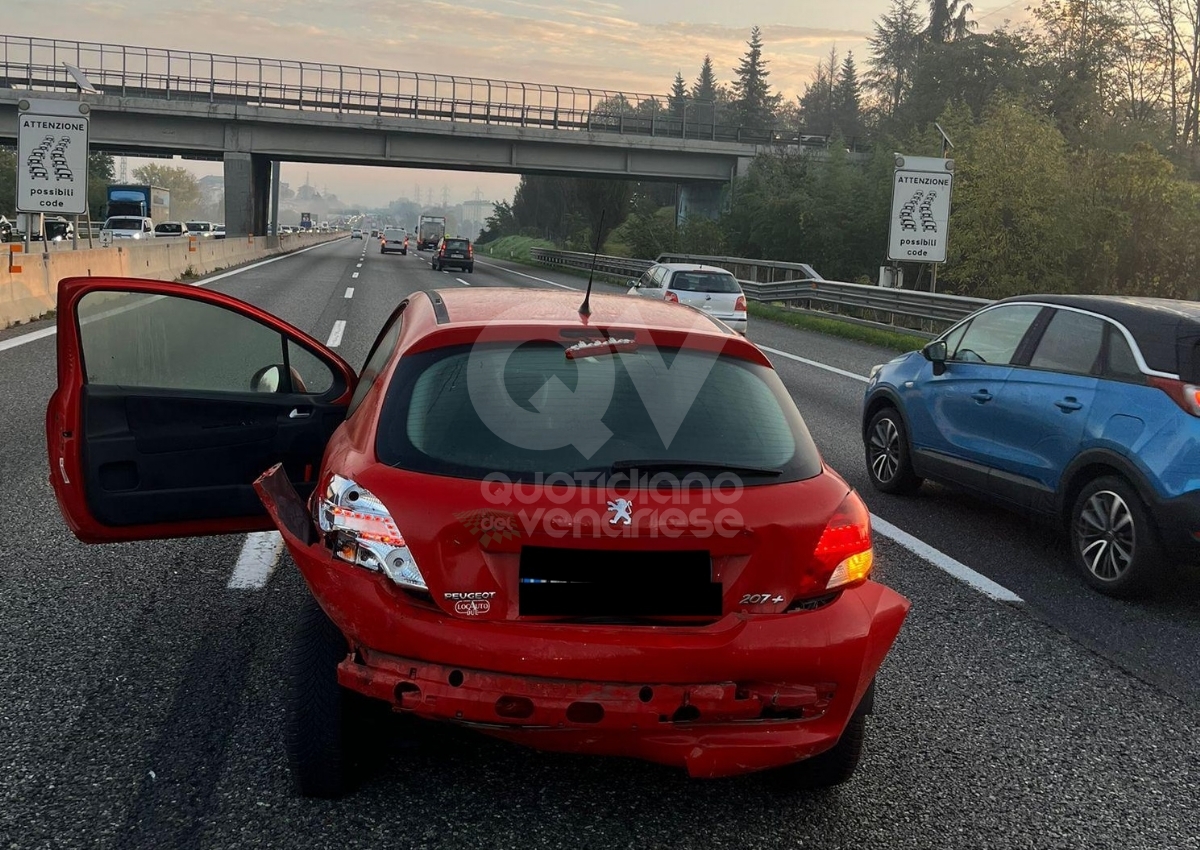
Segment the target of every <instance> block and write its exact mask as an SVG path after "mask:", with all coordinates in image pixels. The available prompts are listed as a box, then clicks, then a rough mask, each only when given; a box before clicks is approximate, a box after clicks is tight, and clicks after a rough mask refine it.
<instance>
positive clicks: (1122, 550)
mask: <svg viewBox="0 0 1200 850" xmlns="http://www.w3.org/2000/svg"><path fill="white" fill-rule="evenodd" d="M1160 549H1161V547H1160V546H1159V543H1158V535H1157V532H1156V530H1155V528H1154V526H1153V523H1152V522H1151V519H1150V512H1149V511H1148V510H1147V509H1146V506H1145V504H1144V503H1143V502H1142V499H1141V496H1139V495H1138V492H1137V490H1135V489H1134V488H1133V487H1132V485H1130V484H1129V482H1127V481H1126V480H1125V479H1124V478H1118V477H1117V476H1115V475H1106V476H1104V477H1101V478H1097V479H1096V480H1095V481H1092V482H1090V483H1089V484H1088V485H1087V486H1086V487H1084V488H1083V490H1082V491H1081V492H1080V494H1079V495H1078V496H1077V497H1076V499H1075V504H1074V505H1073V506H1072V508H1071V558H1072V560H1074V562H1075V566H1076V567H1078V568H1079V570H1080V571H1081V572H1082V573H1083V578H1084V581H1086V582H1087V583H1088V584H1089V585H1091V586H1092V587H1093V588H1095V589H1096V590H1098V591H1100V592H1101V593H1104V594H1107V595H1109V596H1134V595H1136V594H1137V593H1139V592H1140V591H1142V590H1144V589H1145V588H1146V586H1147V585H1148V584H1149V582H1150V579H1151V578H1152V576H1153V571H1154V569H1155V565H1156V564H1157V563H1158V562H1159V561H1160V560H1161V552H1160Z"/></svg>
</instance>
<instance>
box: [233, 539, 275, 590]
mask: <svg viewBox="0 0 1200 850" xmlns="http://www.w3.org/2000/svg"><path fill="white" fill-rule="evenodd" d="M282 552H283V537H282V536H280V534H279V532H278V531H256V532H254V533H253V534H247V535H246V542H245V543H244V544H242V553H241V554H240V555H238V560H237V565H236V566H235V567H234V568H233V575H231V576H230V577H229V584H228V585H226V587H228V588H229V589H230V590H260V589H261V588H262V587H264V586H265V585H266V583H267V579H269V578H270V577H271V573H273V572H274V571H275V565H276V564H278V563H279V555H280V553H282Z"/></svg>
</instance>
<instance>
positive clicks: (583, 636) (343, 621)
mask: <svg viewBox="0 0 1200 850" xmlns="http://www.w3.org/2000/svg"><path fill="white" fill-rule="evenodd" d="M58 330H59V335H58V389H57V391H56V392H55V393H54V395H53V397H52V398H51V401H50V405H49V409H48V411H47V416H46V432H47V440H48V449H49V457H50V462H51V463H50V465H51V479H52V482H53V486H54V490H55V493H56V495H57V498H58V502H59V505H60V507H61V509H62V512H63V515H64V516H65V517H66V520H67V522H68V523H69V525H70V526H71V529H72V530H73V531H74V533H75V534H76V536H78V537H79V538H80V539H81V540H84V541H88V542H105V541H122V540H145V539H152V538H163V537H178V536H187V535H209V534H223V533H230V532H244V531H254V530H265V529H270V528H272V527H274V528H277V529H278V530H279V532H280V533H281V534H282V535H283V539H284V540H285V542H286V544H287V548H288V551H289V552H290V553H291V556H292V558H293V559H294V560H295V562H296V565H297V566H298V567H299V569H300V572H301V573H302V574H303V577H304V580H305V582H306V583H307V585H308V588H309V590H310V591H311V594H312V595H311V598H309V599H307V600H306V605H305V607H304V608H303V610H302V612H301V615H300V618H299V624H298V631H297V635H296V642H295V651H294V653H293V657H292V662H291V681H290V682H289V684H288V696H287V700H286V704H287V710H288V717H287V725H286V730H285V739H286V748H287V755H288V760H289V763H290V766H291V769H292V772H293V775H294V777H295V779H296V781H297V784H298V786H299V789H300V791H301V792H302V793H304V794H308V795H316V796H336V795H338V794H341V793H343V792H344V791H345V790H347V789H348V788H349V787H351V785H352V783H353V778H354V777H353V765H354V764H355V763H356V761H357V756H358V754H359V753H358V750H359V748H362V747H369V746H370V744H371V739H370V736H369V735H364V734H362V733H363V730H364V729H365V728H367V718H369V717H371V716H373V710H374V709H375V708H378V707H381V706H386V707H390V709H391V710H392V711H393V712H397V713H399V714H406V715H409V716H415V717H418V718H425V719H429V720H445V721H450V722H453V723H458V724H460V725H463V726H466V727H469V728H472V729H476V730H478V731H480V732H484V733H487V734H489V735H495V736H498V737H501V738H505V739H509V740H512V741H516V742H520V743H524V744H528V745H531V746H535V747H540V748H543V749H547V750H558V751H565V752H576V753H594V754H606V755H624V756H633V757H638V758H642V759H648V760H651V761H655V762H661V763H664V764H669V765H677V766H681V767H684V768H686V769H687V771H688V772H689V773H690V774H691V775H693V776H701V777H716V776H725V775H731V774H738V773H745V772H749V771H755V770H762V769H767V768H779V770H778V771H776V772H775V774H774V775H776V776H778V777H780V778H781V779H783V780H785V781H786V782H787V783H788V784H790V785H795V786H800V787H812V786H820V785H832V784H837V783H839V782H843V781H845V780H846V779H848V778H849V777H850V775H851V774H852V773H853V771H854V769H855V767H856V765H857V763H858V760H859V755H860V752H861V750H862V744H863V737H864V733H865V721H866V715H867V714H868V713H869V712H870V711H871V708H872V704H873V695H874V680H875V675H876V672H877V670H878V669H879V666H880V664H881V662H882V661H883V658H884V656H885V655H886V654H887V652H888V649H889V648H890V647H891V645H892V643H893V641H894V640H895V637H896V635H897V633H898V631H899V629H900V627H901V624H902V622H903V620H904V618H905V615H906V613H907V611H908V602H907V600H905V599H904V598H903V597H901V596H899V595H897V594H896V593H894V592H893V591H891V590H889V589H887V588H885V587H883V586H881V585H879V584H876V583H874V582H872V581H870V580H869V578H868V577H869V575H870V573H871V569H872V563H873V554H872V548H871V534H870V515H869V514H868V512H867V510H866V508H865V506H864V505H863V503H862V501H861V500H860V499H859V497H858V495H857V494H855V493H854V492H853V491H852V490H851V489H850V487H849V486H848V485H847V484H846V482H845V481H843V480H842V479H841V478H840V477H839V476H838V475H837V474H836V473H835V472H833V471H832V470H831V469H829V468H828V467H826V466H825V465H824V464H823V462H822V460H821V457H820V455H819V454H818V452H817V449H816V447H815V446H814V444H813V442H812V439H811V438H810V436H809V434H808V431H807V429H806V428H805V425H804V422H803V420H802V418H801V416H800V414H799V412H798V411H797V410H796V407H795V405H794V404H793V402H792V400H791V398H790V397H789V396H788V394H787V392H786V391H785V389H784V387H783V385H782V383H781V381H780V380H779V378H778V376H777V375H776V374H775V372H774V371H773V370H772V368H771V364H770V363H769V362H768V360H767V359H766V358H765V356H764V355H763V354H762V352H761V351H759V349H758V348H756V347H755V346H753V345H752V344H750V343H749V342H747V341H746V340H744V339H743V338H741V337H740V336H738V335H737V334H735V333H734V332H732V331H731V330H730V329H729V328H727V327H726V326H724V325H722V324H721V323H719V322H717V321H715V320H713V319H711V318H710V317H708V316H706V315H704V314H703V313H702V312H700V311H696V310H689V309H681V308H680V307H678V306H675V305H668V304H661V303H656V302H648V301H642V300H639V299H628V298H622V297H619V296H614V297H607V296H595V297H594V298H593V299H592V302H591V305H590V312H589V311H588V310H583V311H581V309H580V304H579V302H578V300H577V296H576V295H573V294H569V293H565V292H541V291H538V292H532V291H530V290H509V289H497V288H487V289H471V290H451V291H435V292H421V293H417V294H415V295H413V296H411V297H409V298H408V299H406V300H405V301H404V302H403V303H401V304H400V305H399V307H397V309H396V310H395V312H394V313H393V315H392V316H391V317H390V318H389V319H388V321H387V323H386V324H385V326H384V328H383V330H382V332H381V333H380V335H379V338H378V340H377V341H376V342H375V345H374V347H373V349H372V350H371V353H370V355H369V357H368V359H367V362H366V365H365V367H364V369H363V372H362V374H361V375H359V376H356V375H355V374H354V372H353V371H352V370H351V368H350V367H349V366H348V365H347V364H346V363H345V362H344V361H343V360H342V359H341V358H339V357H338V356H337V355H336V354H334V353H333V352H332V351H329V350H327V349H326V348H324V347H322V346H321V345H320V344H319V343H317V342H316V341H315V340H314V339H312V338H311V337H309V336H307V335H306V334H304V333H302V332H301V331H298V330H296V329H295V328H293V327H291V326H289V325H287V324H286V323H284V322H282V321H280V320H279V319H277V318H275V317H274V316H271V315H270V314H267V313H265V312H263V311H262V310H259V309H257V308H255V307H253V306H251V305H249V304H246V303H244V302H241V301H238V300H237V299H234V298H231V297H229V296H226V295H222V294H220V293H216V292H210V291H207V290H203V289H196V288H193V287H189V286H184V285H179V284H171V283H160V282H154V281H139V280H124V279H104V278H73V279H69V280H65V281H63V282H62V284H61V285H60V288H59V311H58Z"/></svg>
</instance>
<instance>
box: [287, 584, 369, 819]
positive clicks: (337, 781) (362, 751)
mask: <svg viewBox="0 0 1200 850" xmlns="http://www.w3.org/2000/svg"><path fill="white" fill-rule="evenodd" d="M346 652H347V646H346V639H345V637H343V635H342V633H341V631H340V630H339V629H338V627H337V626H336V625H334V623H333V621H332V620H330V619H329V617H328V616H327V615H326V614H325V612H324V611H322V610H321V606H320V605H318V604H317V601H316V600H315V599H313V598H312V597H311V596H310V597H308V598H307V599H306V600H305V601H304V605H303V607H302V608H301V609H300V616H299V619H298V621H297V623H296V632H295V635H294V638H293V641H292V648H291V657H290V659H289V664H288V674H289V675H288V688H287V693H286V697H285V703H284V708H285V712H286V713H285V719H284V749H285V750H286V752H287V760H288V768H289V769H290V771H291V774H292V779H293V781H294V782H295V783H296V787H297V789H298V790H299V792H300V793H301V794H302V795H303V796H305V797H321V798H325V799H333V798H337V797H341V796H342V795H343V794H345V793H346V792H347V791H349V790H350V789H351V788H352V787H353V779H354V777H355V775H356V773H357V771H356V768H358V767H360V766H361V765H362V764H363V762H364V761H366V760H367V757H368V755H369V753H370V746H369V738H370V734H369V730H371V729H373V728H374V727H375V724H373V723H371V722H369V721H370V720H371V718H372V715H373V713H374V712H373V711H372V710H373V709H374V708H376V706H375V703H376V701H375V700H371V699H368V698H366V697H364V696H362V695H361V694H356V693H354V692H353V691H349V690H347V689H346V688H343V687H342V686H341V685H339V684H338V680H337V667H338V664H339V663H341V661H342V659H343V658H345V657H346ZM380 705H382V703H380Z"/></svg>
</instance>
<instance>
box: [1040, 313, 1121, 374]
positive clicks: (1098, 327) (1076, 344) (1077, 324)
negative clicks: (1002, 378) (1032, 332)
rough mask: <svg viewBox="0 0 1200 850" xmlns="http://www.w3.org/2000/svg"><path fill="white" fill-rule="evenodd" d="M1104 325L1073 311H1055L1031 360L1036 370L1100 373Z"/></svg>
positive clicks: (1101, 321) (1102, 322)
mask: <svg viewBox="0 0 1200 850" xmlns="http://www.w3.org/2000/svg"><path fill="white" fill-rule="evenodd" d="M1104 326H1105V322H1104V320H1102V319H1099V318H1097V317H1095V316H1088V315H1085V314H1084V313H1076V312H1075V311H1073V310H1056V311H1055V312H1054V315H1053V316H1052V317H1051V318H1050V323H1049V324H1048V325H1046V330H1045V332H1043V333H1042V338H1041V340H1040V341H1039V342H1038V344H1037V349H1035V350H1034V352H1033V356H1032V357H1031V358H1030V359H1029V365H1030V366H1031V367H1033V368H1034V369H1048V370H1050V371H1053V372H1069V373H1071V374H1075V375H1094V374H1096V373H1097V372H1098V371H1099V369H1100V349H1101V348H1102V347H1103V345H1104Z"/></svg>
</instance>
